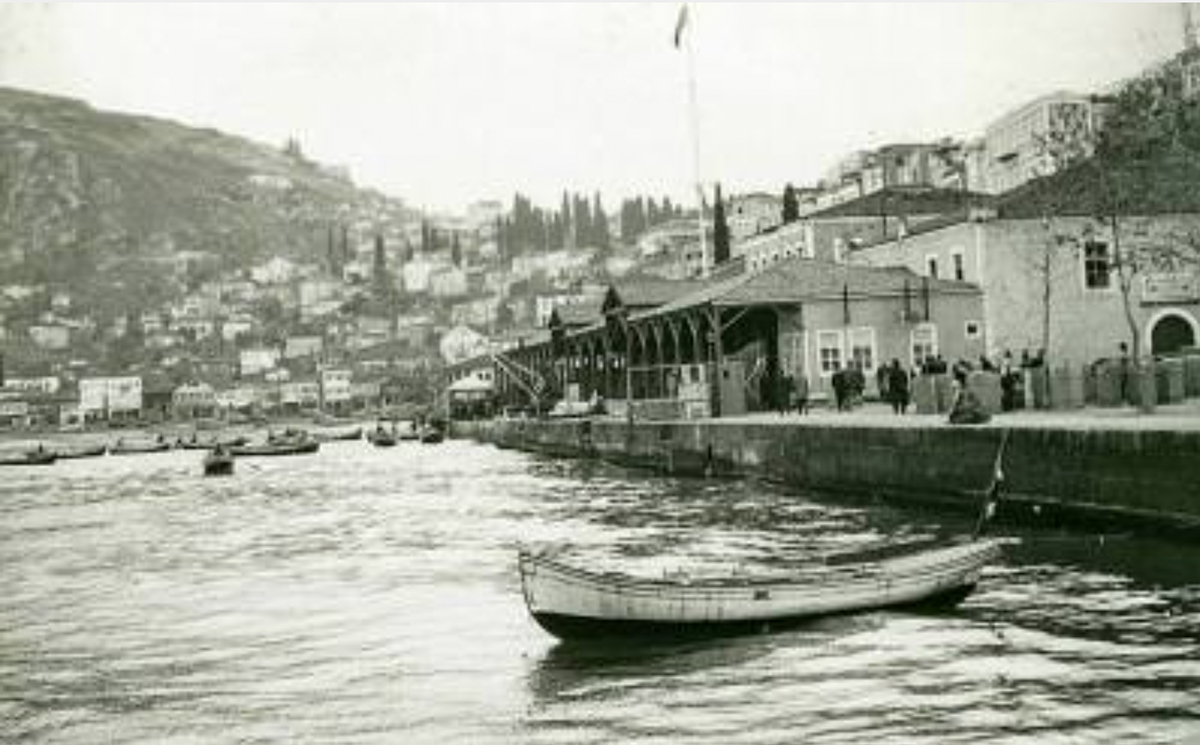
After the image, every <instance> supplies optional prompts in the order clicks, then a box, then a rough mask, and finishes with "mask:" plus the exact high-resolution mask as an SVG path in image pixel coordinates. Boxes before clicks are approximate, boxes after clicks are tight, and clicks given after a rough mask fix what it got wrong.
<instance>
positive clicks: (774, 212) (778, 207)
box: [725, 192, 783, 243]
mask: <svg viewBox="0 0 1200 745" xmlns="http://www.w3.org/2000/svg"><path fill="white" fill-rule="evenodd" d="M725 221H726V223H727V224H728V225H729V237H730V238H731V239H732V240H733V241H734V242H735V243H736V242H737V241H741V240H745V239H746V238H749V237H750V236H753V235H758V234H759V233H762V232H763V231H766V230H770V229H771V228H774V227H777V226H779V225H780V224H782V223H783V199H782V198H781V197H778V196H775V195H773V194H766V193H763V192H754V193H751V194H738V195H736V196H732V197H730V198H729V199H728V200H726V207H725Z"/></svg>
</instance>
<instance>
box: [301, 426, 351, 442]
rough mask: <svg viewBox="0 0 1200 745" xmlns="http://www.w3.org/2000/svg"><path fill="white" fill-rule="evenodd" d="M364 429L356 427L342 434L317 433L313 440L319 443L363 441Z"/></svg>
mask: <svg viewBox="0 0 1200 745" xmlns="http://www.w3.org/2000/svg"><path fill="white" fill-rule="evenodd" d="M362 433H363V429H362V427H355V428H354V429H348V430H344V431H341V432H316V433H314V434H313V435H312V438H313V439H314V440H316V441H317V442H349V441H354V440H361V439H362Z"/></svg>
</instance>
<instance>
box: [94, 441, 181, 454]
mask: <svg viewBox="0 0 1200 745" xmlns="http://www.w3.org/2000/svg"><path fill="white" fill-rule="evenodd" d="M170 449H171V444H170V443H169V442H163V441H161V440H160V441H155V442H126V441H124V440H117V442H116V443H115V444H114V445H112V446H111V447H109V449H108V452H109V453H111V454H112V455H139V454H141V453H164V452H166V451H168V450H170Z"/></svg>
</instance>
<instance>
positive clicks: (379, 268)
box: [371, 233, 392, 301]
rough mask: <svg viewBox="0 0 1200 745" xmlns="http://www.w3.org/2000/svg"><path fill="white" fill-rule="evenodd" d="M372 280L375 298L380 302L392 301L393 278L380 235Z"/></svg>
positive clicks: (377, 241) (377, 240)
mask: <svg viewBox="0 0 1200 745" xmlns="http://www.w3.org/2000/svg"><path fill="white" fill-rule="evenodd" d="M371 279H372V280H373V282H374V286H375V297H376V298H378V299H379V300H385V301H390V300H391V299H392V278H391V275H390V274H389V273H388V268H387V253H386V248H385V247H384V243H383V236H382V235H379V234H378V233H376V234H375V256H374V264H373V268H372V272H371Z"/></svg>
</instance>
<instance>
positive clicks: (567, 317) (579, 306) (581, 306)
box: [554, 299, 601, 326]
mask: <svg viewBox="0 0 1200 745" xmlns="http://www.w3.org/2000/svg"><path fill="white" fill-rule="evenodd" d="M554 315H555V316H557V318H558V321H559V323H561V324H562V325H564V326H587V325H590V324H593V323H595V322H597V321H599V320H600V319H601V314H600V302H599V301H593V300H591V299H589V300H587V301H586V302H583V303H572V304H570V305H560V306H558V307H557V308H555V309H554Z"/></svg>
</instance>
